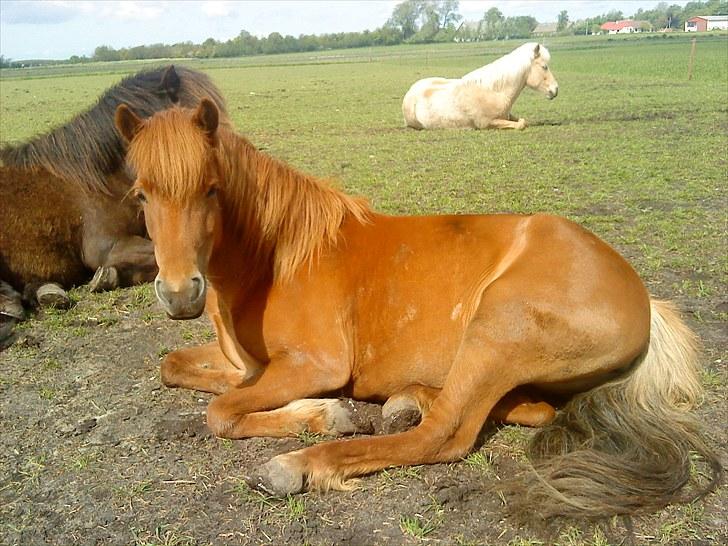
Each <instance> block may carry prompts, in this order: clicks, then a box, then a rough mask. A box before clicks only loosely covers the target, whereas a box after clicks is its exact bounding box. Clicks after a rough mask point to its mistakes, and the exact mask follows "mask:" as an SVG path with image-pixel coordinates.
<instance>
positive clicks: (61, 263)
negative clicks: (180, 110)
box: [0, 66, 225, 340]
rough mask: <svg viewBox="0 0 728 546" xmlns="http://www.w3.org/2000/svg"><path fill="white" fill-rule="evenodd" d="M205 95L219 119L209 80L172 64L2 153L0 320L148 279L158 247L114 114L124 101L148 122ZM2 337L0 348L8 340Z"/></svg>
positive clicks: (125, 84)
mask: <svg viewBox="0 0 728 546" xmlns="http://www.w3.org/2000/svg"><path fill="white" fill-rule="evenodd" d="M202 97H212V98H213V99H214V100H215V102H216V103H217V105H218V107H219V108H221V109H222V110H221V111H222V112H223V115H224V108H225V106H224V101H223V99H222V96H221V95H220V92H219V91H218V90H217V88H216V87H215V86H214V85H213V83H212V82H211V81H210V79H209V78H208V77H207V76H206V75H205V74H202V73H200V72H197V71H195V70H190V69H187V68H182V67H177V68H175V67H174V66H169V67H166V68H156V69H152V70H146V71H142V72H139V73H137V74H134V75H132V76H129V77H127V78H125V79H123V80H122V81H121V82H119V83H118V84H117V85H115V86H114V87H112V88H110V89H109V90H107V91H106V92H105V93H104V94H103V95H102V96H101V97H100V98H99V99H98V102H97V103H96V104H95V105H94V106H93V107H91V108H89V109H88V110H86V111H85V112H82V113H81V114H79V115H77V116H75V117H74V118H73V119H72V120H70V121H69V122H68V123H66V124H64V125H62V126H60V127H57V128H56V129H54V130H52V131H50V132H49V133H47V134H44V135H40V136H38V137H35V138H34V139H32V140H30V141H29V142H26V143H22V144H18V145H6V146H4V147H3V148H2V150H0V159H1V160H2V163H1V164H0V195H2V199H0V218H2V221H0V283H2V284H0V292H2V297H0V321H2V322H3V323H4V324H5V325H6V326H7V325H8V324H10V323H11V322H12V321H14V320H20V319H22V318H23V316H24V312H23V310H22V307H21V308H20V310H18V306H19V305H20V301H21V297H20V294H21V293H24V294H25V299H26V301H28V302H30V303H31V304H33V303H34V302H35V300H37V301H39V302H40V303H41V304H45V305H55V306H58V307H66V306H68V305H69V303H70V302H69V299H68V296H67V295H66V293H65V291H64V290H63V288H69V287H71V286H74V285H79V284H83V283H86V282H88V281H89V280H91V288H92V290H96V291H98V290H108V289H112V288H116V287H117V286H129V285H132V284H137V283H141V282H148V281H151V280H153V279H154V277H155V275H156V274H157V265H156V262H155V260H154V247H153V246H152V243H151V241H150V240H149V239H148V238H147V237H146V229H145V227H144V218H143V216H142V214H141V208H140V207H139V204H138V203H137V202H136V201H135V200H133V199H128V198H127V193H128V191H129V188H130V186H131V184H132V181H133V176H132V175H131V174H129V173H128V172H127V171H126V168H125V165H124V154H125V153H126V148H125V144H124V142H123V141H122V140H121V138H120V137H119V134H118V133H117V132H116V130H115V128H114V112H115V111H116V107H117V106H118V105H119V104H121V103H122V102H124V103H128V104H131V105H133V107H134V108H135V109H137V110H139V111H143V112H144V113H145V115H151V114H152V113H154V112H156V111H159V110H163V109H165V108H168V107H169V106H171V105H173V104H175V103H179V104H181V105H183V106H191V105H197V104H198V103H199V101H200V99H201V98H202ZM11 288H12V289H13V290H14V292H13V291H11ZM3 332H4V333H5V336H3V335H0V340H1V339H4V337H7V335H9V334H8V332H9V330H7V331H6V329H0V334H2V333H3Z"/></svg>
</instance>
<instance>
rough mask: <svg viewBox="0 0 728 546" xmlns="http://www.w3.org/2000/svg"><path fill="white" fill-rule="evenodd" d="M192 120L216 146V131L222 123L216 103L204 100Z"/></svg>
mask: <svg viewBox="0 0 728 546" xmlns="http://www.w3.org/2000/svg"><path fill="white" fill-rule="evenodd" d="M192 119H193V120H194V122H195V123H196V124H197V125H198V126H199V127H200V129H202V130H203V131H204V132H205V134H206V135H207V137H208V138H209V139H210V142H211V143H213V144H214V138H215V131H217V126H218V124H219V122H220V112H219V111H218V109H217V106H215V103H214V102H212V101H211V100H210V99H202V101H201V102H200V105H199V106H198V107H197V111H196V112H195V115H194V117H193V118H192Z"/></svg>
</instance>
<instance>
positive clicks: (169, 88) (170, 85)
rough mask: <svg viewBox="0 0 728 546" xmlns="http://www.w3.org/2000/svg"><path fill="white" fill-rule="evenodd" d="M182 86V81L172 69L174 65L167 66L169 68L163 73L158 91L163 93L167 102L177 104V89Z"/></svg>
mask: <svg viewBox="0 0 728 546" xmlns="http://www.w3.org/2000/svg"><path fill="white" fill-rule="evenodd" d="M181 85H182V80H180V79H179V75H178V74H177V71H176V70H175V69H174V65H173V64H171V65H169V68H168V69H167V70H165V71H164V74H163V75H162V81H161V83H160V85H159V86H160V89H161V90H162V91H164V92H165V93H166V94H167V96H168V97H169V100H171V101H172V102H179V96H178V95H177V94H178V93H179V88H180V86H181Z"/></svg>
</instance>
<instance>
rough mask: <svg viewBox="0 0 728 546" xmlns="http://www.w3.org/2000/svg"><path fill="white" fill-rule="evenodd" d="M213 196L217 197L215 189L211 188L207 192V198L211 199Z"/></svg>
mask: <svg viewBox="0 0 728 546" xmlns="http://www.w3.org/2000/svg"><path fill="white" fill-rule="evenodd" d="M215 195H217V188H216V187H215V186H212V187H211V188H210V189H209V190H207V197H213V196H215Z"/></svg>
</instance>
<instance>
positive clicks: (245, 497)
mask: <svg viewBox="0 0 728 546" xmlns="http://www.w3.org/2000/svg"><path fill="white" fill-rule="evenodd" d="M232 492H233V493H235V495H236V496H238V498H240V500H242V501H243V502H244V503H246V504H255V505H257V506H258V508H259V509H263V508H273V507H275V506H277V505H278V504H280V503H281V501H280V499H276V498H275V497H270V496H268V495H266V494H265V493H261V492H260V491H258V490H257V489H253V488H251V487H250V486H249V485H248V484H247V482H245V480H236V481H235V484H234V485H233V488H232Z"/></svg>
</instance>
